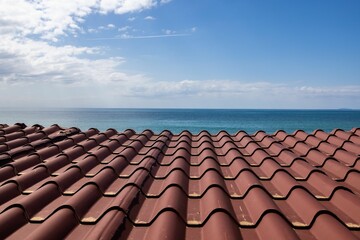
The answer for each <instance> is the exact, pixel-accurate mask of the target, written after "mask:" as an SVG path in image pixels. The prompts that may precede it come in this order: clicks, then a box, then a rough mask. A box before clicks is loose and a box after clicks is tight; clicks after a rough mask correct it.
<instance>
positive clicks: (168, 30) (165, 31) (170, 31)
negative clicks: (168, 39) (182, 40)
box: [162, 29, 176, 35]
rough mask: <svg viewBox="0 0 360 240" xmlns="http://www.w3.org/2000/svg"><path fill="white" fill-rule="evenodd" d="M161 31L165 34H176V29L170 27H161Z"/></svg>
mask: <svg viewBox="0 0 360 240" xmlns="http://www.w3.org/2000/svg"><path fill="white" fill-rule="evenodd" d="M162 32H163V33H165V34H167V35H172V34H176V31H174V30H170V29H163V30H162Z"/></svg>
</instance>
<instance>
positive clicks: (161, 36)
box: [88, 33, 190, 41]
mask: <svg viewBox="0 0 360 240" xmlns="http://www.w3.org/2000/svg"><path fill="white" fill-rule="evenodd" d="M186 36H190V34H186V33H182V34H180V33H179V34H161V35H142V36H134V35H129V34H126V33H124V34H122V35H121V36H116V37H103V38H101V37H100V38H89V39H88V40H91V41H98V40H99V41H100V40H126V39H151V38H174V37H186Z"/></svg>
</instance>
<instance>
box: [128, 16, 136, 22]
mask: <svg viewBox="0 0 360 240" xmlns="http://www.w3.org/2000/svg"><path fill="white" fill-rule="evenodd" d="M135 19H136V17H129V18H128V19H127V20H128V21H129V22H133V21H135Z"/></svg>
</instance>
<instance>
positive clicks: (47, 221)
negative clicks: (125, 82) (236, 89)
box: [0, 124, 360, 239]
mask: <svg viewBox="0 0 360 240" xmlns="http://www.w3.org/2000/svg"><path fill="white" fill-rule="evenodd" d="M359 154H360V129H355V128H354V129H352V130H350V131H344V130H340V129H336V130H334V131H332V132H331V133H326V132H324V131H321V130H316V131H314V132H313V133H311V134H307V133H305V132H303V131H300V130H299V131H296V132H294V133H293V134H287V133H286V132H284V131H278V132H276V133H274V134H272V135H271V134H266V133H265V132H263V131H258V132H257V133H255V134H253V135H249V134H247V133H246V132H244V131H239V132H238V133H236V134H234V135H229V134H228V133H226V132H225V131H221V132H219V133H218V134H216V135H211V134H209V133H208V132H206V131H202V132H200V133H199V134H198V135H193V134H191V133H190V132H188V131H183V132H182V133H180V134H177V135H174V134H172V133H171V132H169V131H163V132H161V133H160V134H155V133H153V132H152V131H150V130H145V131H143V132H142V133H139V134H137V133H135V132H134V131H132V130H125V131H124V132H122V133H118V132H117V131H116V130H114V129H108V130H107V131H105V132H103V133H100V132H99V131H98V130H97V129H89V130H87V131H84V132H82V131H81V130H79V129H77V128H68V129H63V128H61V127H59V126H58V125H52V126H50V127H47V128H44V127H42V126H40V125H34V126H32V127H27V126H25V125H24V124H15V125H12V126H8V125H6V124H0V166H1V168H0V229H2V230H1V231H0V238H9V239H18V238H21V237H23V238H28V239H37V238H46V237H47V236H49V235H50V234H51V236H54V237H55V238H58V239H62V238H69V239H99V238H104V239H111V238H112V239H167V238H170V239H223V238H228V239H241V238H243V239H357V238H359V237H360V184H359V183H360V161H359V159H360V155H359Z"/></svg>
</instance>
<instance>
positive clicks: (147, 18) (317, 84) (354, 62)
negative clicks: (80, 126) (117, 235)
mask: <svg viewBox="0 0 360 240" xmlns="http://www.w3.org/2000/svg"><path fill="white" fill-rule="evenodd" d="M359 13H360V1H358V0H302V1H298V0H195V1H194V0H72V1H62V0H0V107H10V108H23V107H25V108H26V107H39V108H42V107H51V108H52V107H90V108H92V107H96V108H241V109H242V108H245V109H249V108H251V109H253V108H256V109H269V108H270V109H284V108H285V109H289V108H291V109H322V108H325V109H336V108H356V109H359V108H360V14H359Z"/></svg>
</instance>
